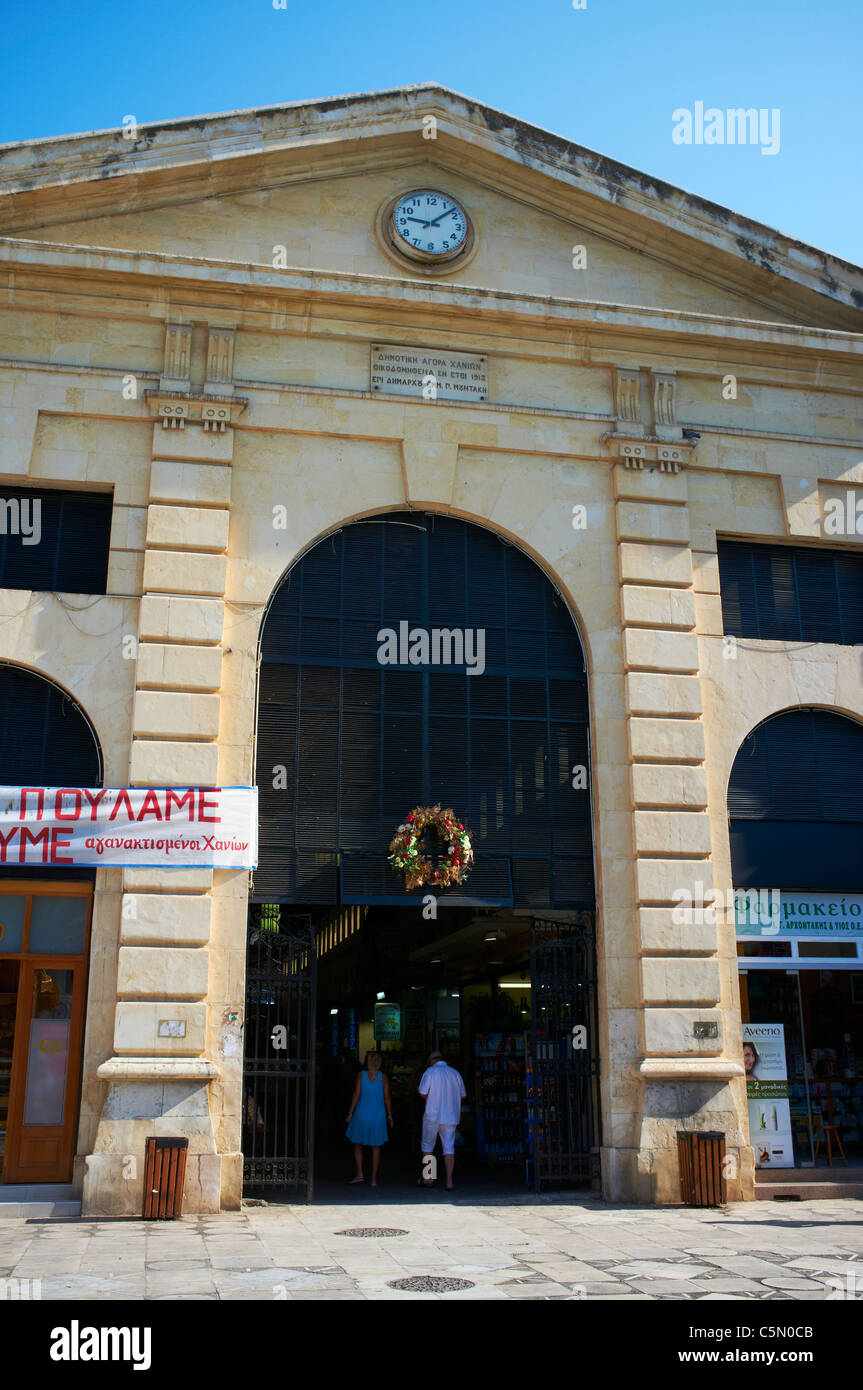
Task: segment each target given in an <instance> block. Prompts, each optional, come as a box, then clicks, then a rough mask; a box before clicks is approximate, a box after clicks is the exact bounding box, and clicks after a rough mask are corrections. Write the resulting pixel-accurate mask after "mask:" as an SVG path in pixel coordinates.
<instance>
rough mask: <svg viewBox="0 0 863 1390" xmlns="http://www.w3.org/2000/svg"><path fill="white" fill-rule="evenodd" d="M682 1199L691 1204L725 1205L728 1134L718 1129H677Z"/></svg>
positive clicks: (690, 1205) (687, 1204) (684, 1202)
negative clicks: (726, 1141) (726, 1135)
mask: <svg viewBox="0 0 863 1390" xmlns="http://www.w3.org/2000/svg"><path fill="white" fill-rule="evenodd" d="M677 1158H678V1162H679V1165H680V1200H681V1202H683V1204H684V1206H687V1207H722V1206H724V1205H725V1203H726V1201H727V1200H728V1199H727V1196H726V1187H725V1135H724V1134H722V1133H720V1132H719V1131H718V1130H695V1131H691V1132H689V1131H684V1130H678V1131H677Z"/></svg>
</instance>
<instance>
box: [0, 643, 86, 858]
mask: <svg viewBox="0 0 863 1390" xmlns="http://www.w3.org/2000/svg"><path fill="white" fill-rule="evenodd" d="M0 709H2V712H3V717H2V719H0V784H2V785H3V786H10V787H40V786H46V787H99V786H101V785H102V757H101V752H100V749H99V745H98V743H97V742H96V737H95V734H94V733H93V730H92V728H91V727H90V724H89V723H88V721H87V720H86V719H85V717H84V715H83V713H82V712H81V710H80V708H79V707H78V705H76V703H75V701H74V700H72V699H71V698H70V696H68V695H66V694H65V692H64V691H62V690H60V689H59V688H58V687H57V686H56V685H52V684H51V682H50V681H47V680H43V679H42V677H41V676H36V675H34V674H33V673H32V672H31V671H25V670H23V669H22V668H21V667H20V666H6V665H2V664H0ZM33 876H34V869H33V866H32V865H29V866H26V865H22V866H15V865H0V878H4V879H6V878H33ZM94 877H95V870H94V869H71V868H64V869H63V878H67V879H92V878H94Z"/></svg>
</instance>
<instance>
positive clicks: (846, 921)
mask: <svg viewBox="0 0 863 1390" xmlns="http://www.w3.org/2000/svg"><path fill="white" fill-rule="evenodd" d="M861 778H863V726H861V725H860V724H859V723H858V722H857V721H856V720H853V719H850V718H848V717H846V716H844V715H840V714H836V713H834V712H833V711H830V710H824V709H794V710H786V711H784V712H783V713H781V714H777V715H774V716H773V717H772V718H770V719H768V720H766V721H765V722H764V723H763V724H760V725H759V726H758V728H756V729H754V730H753V731H752V733H751V734H750V735H749V736H748V737H747V738H746V739H745V741H744V742H743V744H742V745H741V747H740V750H739V752H738V754H737V757H736V758H735V761H734V765H733V767H732V770H731V777H730V779H729V786H728V812H729V819H730V832H731V859H732V873H733V880H734V886H735V889H736V890H747V891H746V892H744V893H740V892H739V891H738V893H737V897H738V903H737V907H736V917H737V938H738V940H737V954H738V958H739V969H740V1002H741V1014H742V1021H743V1044H744V1062H745V1065H746V1072H747V1095H748V1103H749V1128H750V1139H751V1142H752V1145H753V1147H754V1149H755V1157H756V1167H757V1169H758V1170H759V1174H758V1176H759V1179H760V1180H762V1181H763V1180H765V1179H766V1178H768V1177H773V1176H775V1170H782V1169H791V1168H797V1169H810V1170H813V1172H812V1176H814V1175H815V1172H816V1171H817V1172H818V1175H819V1178H823V1177H824V1176H825V1174H824V1173H823V1172H822V1171H821V1170H822V1169H824V1168H825V1167H827V1168H832V1167H834V1165H835V1164H838V1165H840V1166H842V1167H843V1169H844V1167H845V1166H846V1165H847V1164H856V1165H857V1166H858V1168H861V1167H863V1067H861V1065H860V1064H859V1063H858V1061H857V1059H858V1058H861V1059H863V868H861V866H863V803H861V799H860V784H861ZM770 1170H774V1171H773V1172H771V1171H770ZM798 1176H799V1175H798ZM795 1180H797V1179H795Z"/></svg>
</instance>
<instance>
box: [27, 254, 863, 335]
mask: <svg viewBox="0 0 863 1390" xmlns="http://www.w3.org/2000/svg"><path fill="white" fill-rule="evenodd" d="M4 265H6V266H8V267H9V268H10V270H12V271H14V283H15V289H16V293H18V292H19V291H23V290H25V289H32V288H33V286H32V285H31V284H29V283H28V281H27V279H26V278H25V276H26V275H27V274H28V273H29V274H30V275H32V276H35V277H38V276H39V275H44V277H45V284H44V289H46V290H50V292H51V293H53V294H56V293H58V284H57V281H58V277H59V276H60V275H62V274H64V273H68V275H69V276H70V290H69V292H70V293H74V294H76V295H81V294H84V293H86V289H85V287H86V285H87V284H88V283H90V284H98V285H99V286H100V288H101V292H102V293H104V289H105V286H106V285H108V284H110V285H111V287H112V293H113V289H114V287H115V286H118V285H119V284H120V283H122V281H124V280H125V281H126V282H127V283H128V284H129V285H130V286H134V287H135V291H136V293H137V296H138V298H139V299H140V290H141V288H143V287H145V286H152V287H153V288H152V289H150V290H149V293H150V294H151V295H152V299H153V301H154V302H158V301H159V300H161V301H162V302H163V303H164V304H165V305H166V313H167V312H168V310H167V305H168V303H169V302H170V304H171V305H172V306H174V307H175V306H176V303H177V302H178V301H179V300H180V299H183V298H184V297H185V296H188V297H189V299H190V300H192V301H193V302H195V306H196V308H199V307H205V306H206V307H209V306H212V309H213V312H214V314H215V315H228V314H229V315H230V316H231V318H232V322H233V321H237V316H238V315H240V314H242V313H243V312H253V311H259V310H260V308H261V305H259V304H256V303H255V302H254V301H255V299H257V298H258V297H260V298H261V300H262V301H263V300H266V301H267V302H268V303H269V304H270V305H271V301H272V300H273V299H274V298H275V299H279V298H281V299H284V300H285V301H291V300H293V301H297V300H299V301H302V302H303V304H304V310H303V311H304V312H308V310H309V301H310V300H311V299H312V298H313V297H314V298H317V299H318V300H320V302H321V305H322V306H323V305H324V304H331V305H332V306H334V307H339V306H347V305H350V306H357V307H360V308H361V309H362V310H363V312H367V311H368V310H369V309H370V308H371V307H373V306H375V305H383V306H385V307H386V312H387V314H388V315H389V316H390V317H391V318H392V317H393V316H394V314H395V313H396V312H398V313H399V314H401V315H402V317H404V318H405V319H406V321H408V322H410V323H415V325H416V328H417V330H418V331H424V330H425V329H426V328H427V327H428V322H427V321H425V320H420V319H419V318H418V317H417V316H418V315H419V314H425V315H433V316H436V317H439V318H443V317H444V315H445V314H446V313H448V312H449V313H455V314H458V315H460V316H463V322H464V323H465V325H471V324H475V323H476V321H477V313H478V311H481V313H482V315H483V316H484V317H485V316H489V317H491V318H495V317H496V318H498V319H499V320H500V323H499V325H498V327H497V332H501V331H503V330H504V329H505V328H507V327H508V326H509V324H510V323H513V322H514V323H523V324H524V325H525V326H531V327H532V328H533V327H536V326H542V327H544V328H546V329H549V330H551V331H552V332H553V331H554V330H555V329H557V330H558V331H563V332H566V333H567V334H569V335H571V333H572V329H573V328H574V327H580V328H583V329H585V330H588V329H594V330H595V329H602V330H604V331H607V332H608V333H610V334H613V333H626V334H628V335H629V336H633V335H634V334H638V333H642V332H648V333H651V334H656V333H662V334H664V335H665V336H666V338H668V339H671V338H673V337H677V338H679V339H680V340H681V341H687V340H690V341H691V340H693V339H696V338H698V339H702V340H704V341H705V342H711V343H712V342H715V341H722V342H725V343H727V344H729V346H730V347H731V350H730V351H729V352H728V353H727V354H725V355H726V356H727V357H729V358H730V357H732V356H733V355H734V352H733V348H734V347H737V346H740V345H747V344H750V345H753V346H756V345H757V346H758V347H759V349H761V350H763V349H764V348H766V347H773V348H776V349H777V350H779V351H785V352H787V351H795V352H799V351H804V352H821V353H823V352H837V353H846V354H850V355H851V356H852V357H854V358H856V357H858V356H860V355H863V333H849V332H847V331H845V330H841V329H833V328H816V327H811V326H809V325H806V324H788V323H769V322H764V321H756V320H751V319H737V318H732V317H730V316H727V315H719V314H700V313H695V312H691V311H686V312H684V311H676V310H670V309H655V308H651V307H644V306H640V305H631V304H615V303H611V302H605V301H591V300H582V299H560V298H554V297H552V296H548V295H535V294H518V293H516V292H515V291H509V290H499V289H486V288H484V287H483V286H478V285H460V284H454V283H452V282H445V283H444V282H440V283H438V282H430V281H425V280H424V281H419V280H403V279H399V278H397V277H393V278H390V277H388V276H379V275H368V274H362V273H359V272H355V271H322V270H306V269H303V268H302V267H297V268H288V269H284V270H281V269H280V270H274V269H273V268H272V267H270V266H267V265H260V266H259V265H255V264H250V263H244V262H238V261H219V260H210V259H205V258H202V257H193V256H178V255H172V256H168V255H165V254H163V253H159V252H153V251H140V252H138V251H119V250H115V249H113V248H109V247H82V246H74V245H67V244H64V243H56V242H45V241H30V240H27V239H24V238H19V237H0V273H2V267H3V266H4ZM39 288H43V287H41V286H40V287H39ZM139 307H140V306H139ZM147 313H148V314H149V313H150V308H149V307H148V309H147ZM376 339H377V340H379V341H381V342H383V341H384V339H383V338H382V337H381V334H380V333H379V332H377V333H376ZM665 350H668V347H667V344H666V345H665ZM573 360H574V361H576V360H579V359H578V357H577V356H574V357H573Z"/></svg>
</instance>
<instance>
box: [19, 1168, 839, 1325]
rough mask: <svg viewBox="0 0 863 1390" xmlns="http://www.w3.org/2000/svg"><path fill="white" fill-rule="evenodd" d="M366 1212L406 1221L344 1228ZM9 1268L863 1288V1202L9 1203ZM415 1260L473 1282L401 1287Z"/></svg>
mask: <svg viewBox="0 0 863 1390" xmlns="http://www.w3.org/2000/svg"><path fill="white" fill-rule="evenodd" d="M364 1199H365V1200H364ZM356 1227H374V1228H378V1229H380V1228H395V1230H396V1231H398V1232H403V1234H394V1235H385V1234H376V1235H373V1236H366V1237H357V1236H350V1235H345V1234H342V1232H344V1231H345V1230H347V1229H350V1228H356ZM0 1276H5V1277H6V1278H7V1279H8V1277H9V1276H14V1277H16V1278H20V1279H39V1280H41V1297H42V1298H43V1299H70V1300H103V1299H104V1300H110V1299H143V1298H146V1299H170V1300H177V1299H227V1300H232V1301H233V1300H238V1299H256V1300H276V1301H284V1300H294V1299H416V1298H444V1299H455V1300H460V1299H475V1298H480V1299H519V1300H524V1299H542V1300H545V1299H675V1300H680V1299H685V1300H711V1299H714V1300H715V1299H723V1300H725V1299H772V1300H788V1299H791V1300H803V1301H806V1300H820V1299H825V1298H827V1297H829V1296H831V1295H832V1296H833V1298H838V1297H840V1296H844V1297H846V1298H848V1297H852V1298H854V1297H856V1298H857V1299H861V1298H863V1202H857V1201H811V1202H794V1203H780V1202H761V1201H759V1202H747V1203H737V1204H735V1205H732V1206H729V1207H727V1208H725V1209H724V1210H721V1211H720V1210H695V1209H691V1208H682V1207H659V1208H657V1207H627V1206H617V1205H610V1204H607V1203H602V1202H600V1201H597V1200H594V1199H588V1198H584V1197H577V1198H574V1199H572V1200H561V1198H560V1196H559V1194H556V1195H555V1196H554V1197H553V1198H549V1199H543V1198H531V1199H527V1200H524V1199H523V1200H520V1201H509V1200H485V1201H482V1203H481V1204H480V1203H476V1204H474V1203H471V1202H469V1201H467V1200H466V1199H464V1198H460V1197H459V1198H457V1199H456V1200H454V1201H453V1200H451V1199H447V1198H446V1197H445V1195H444V1193H443V1192H436V1193H434V1194H430V1195H429V1199H428V1201H427V1202H420V1203H417V1202H416V1201H408V1202H396V1201H393V1200H392V1199H389V1200H387V1199H386V1198H385V1197H383V1195H382V1194H372V1193H371V1192H369V1191H366V1192H364V1193H363V1194H361V1195H359V1196H358V1197H357V1199H356V1200H351V1201H347V1200H345V1201H341V1200H339V1201H338V1202H328V1203H326V1204H320V1205H313V1206H275V1205H270V1206H254V1205H249V1206H246V1207H244V1209H243V1211H242V1212H228V1213H224V1214H222V1215H220V1216H200V1217H187V1218H183V1219H182V1220H180V1221H171V1222H145V1221H137V1220H135V1221H125V1220H122V1221H121V1220H113V1221H110V1220H102V1221H89V1220H83V1221H82V1220H30V1221H26V1220H21V1219H8V1218H7V1219H5V1220H4V1219H3V1217H2V1208H0ZM415 1276H434V1277H443V1278H447V1279H456V1280H460V1281H466V1283H467V1285H468V1286H467V1287H459V1288H458V1289H457V1290H456V1291H453V1292H446V1291H439V1290H438V1291H436V1290H433V1289H431V1288H430V1287H429V1286H427V1285H423V1286H421V1289H420V1291H408V1290H403V1289H396V1288H393V1287H391V1284H392V1281H395V1280H403V1279H406V1278H411V1277H415ZM855 1276H856V1283H855ZM831 1281H832V1282H831ZM6 1287H7V1288H8V1287H9V1286H8V1285H7V1286H6ZM7 1296H8V1295H7Z"/></svg>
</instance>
